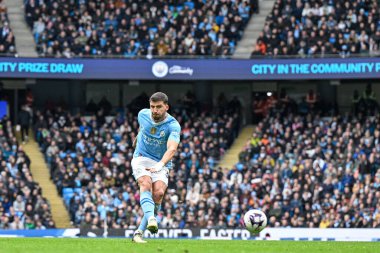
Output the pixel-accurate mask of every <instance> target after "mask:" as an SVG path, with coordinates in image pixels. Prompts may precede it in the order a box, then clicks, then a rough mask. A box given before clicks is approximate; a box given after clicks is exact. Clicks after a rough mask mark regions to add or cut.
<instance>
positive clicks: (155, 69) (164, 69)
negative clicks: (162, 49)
mask: <svg viewBox="0 0 380 253" xmlns="http://www.w3.org/2000/svg"><path fill="white" fill-rule="evenodd" d="M168 72H169V66H168V64H166V63H165V62H163V61H158V62H155V63H154V64H153V65H152V73H153V75H154V76H155V77H158V78H162V77H165V76H166V75H167V74H168Z"/></svg>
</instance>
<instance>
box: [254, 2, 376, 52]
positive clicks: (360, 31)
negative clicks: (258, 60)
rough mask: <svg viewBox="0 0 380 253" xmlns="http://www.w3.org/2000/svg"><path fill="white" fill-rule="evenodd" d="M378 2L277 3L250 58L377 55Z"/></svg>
mask: <svg viewBox="0 0 380 253" xmlns="http://www.w3.org/2000/svg"><path fill="white" fill-rule="evenodd" d="M378 10H379V8H378V2H377V1H369V0H367V1H313V2H309V1H306V2H305V1H283V0H278V1H276V3H275V5H274V7H273V10H272V13H271V14H270V15H269V16H268V17H267V22H266V24H265V27H264V29H263V32H262V33H261V35H260V36H259V38H258V39H257V41H256V44H255V48H254V50H253V52H252V56H251V57H257V56H260V55H267V56H273V57H277V56H281V55H299V56H303V57H306V56H307V57H311V56H326V55H340V56H341V57H348V56H350V55H358V54H364V55H368V54H376V53H378V51H379V42H380V32H379V26H378V18H379V11H378Z"/></svg>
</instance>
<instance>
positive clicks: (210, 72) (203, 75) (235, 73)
mask: <svg viewBox="0 0 380 253" xmlns="http://www.w3.org/2000/svg"><path fill="white" fill-rule="evenodd" d="M379 77H380V58H346V59H342V58H320V59H254V60H231V59H229V60H227V59H225V60H223V59H212V60H211V59H210V60H206V59H204V60H202V59H192V60H185V59H183V60H160V59H157V60H131V59H48V58H1V59H0V78H52V79H110V80H122V79H126V80H131V79H132V80H157V79H162V80H294V79H310V80H311V79H358V78H360V79H363V78H379Z"/></svg>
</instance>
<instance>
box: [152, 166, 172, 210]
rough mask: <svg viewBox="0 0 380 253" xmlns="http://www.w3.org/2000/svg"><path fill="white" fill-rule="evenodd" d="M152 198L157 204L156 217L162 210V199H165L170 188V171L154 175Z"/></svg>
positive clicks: (155, 207) (155, 208)
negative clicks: (167, 189)
mask: <svg viewBox="0 0 380 253" xmlns="http://www.w3.org/2000/svg"><path fill="white" fill-rule="evenodd" d="M152 182H153V183H152V198H153V202H154V204H155V206H154V215H155V216H156V215H157V213H158V211H160V209H161V203H162V199H163V198H164V195H165V192H166V188H167V187H168V171H167V169H165V170H162V171H160V172H159V173H152Z"/></svg>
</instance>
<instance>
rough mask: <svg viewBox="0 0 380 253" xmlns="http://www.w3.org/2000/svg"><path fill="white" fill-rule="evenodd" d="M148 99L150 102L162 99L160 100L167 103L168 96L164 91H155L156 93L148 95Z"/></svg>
mask: <svg viewBox="0 0 380 253" xmlns="http://www.w3.org/2000/svg"><path fill="white" fill-rule="evenodd" d="M149 101H151V102H160V101H162V102H164V104H168V102H169V98H168V96H167V95H166V94H165V93H163V92H156V93H154V94H153V95H152V96H151V97H150V99H149Z"/></svg>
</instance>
